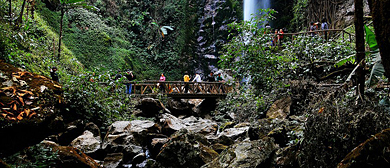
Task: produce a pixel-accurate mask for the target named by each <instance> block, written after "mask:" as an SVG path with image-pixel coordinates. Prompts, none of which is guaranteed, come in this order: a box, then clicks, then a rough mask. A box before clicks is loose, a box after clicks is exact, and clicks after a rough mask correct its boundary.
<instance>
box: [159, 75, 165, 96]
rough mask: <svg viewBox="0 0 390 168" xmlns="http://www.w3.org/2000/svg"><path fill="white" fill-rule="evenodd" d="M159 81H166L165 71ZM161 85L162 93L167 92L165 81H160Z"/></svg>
mask: <svg viewBox="0 0 390 168" xmlns="http://www.w3.org/2000/svg"><path fill="white" fill-rule="evenodd" d="M159 81H160V82H165V76H164V73H161V76H160V80H159ZM159 85H160V91H161V92H162V93H164V92H165V83H160V84H159Z"/></svg>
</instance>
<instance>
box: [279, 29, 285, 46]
mask: <svg viewBox="0 0 390 168" xmlns="http://www.w3.org/2000/svg"><path fill="white" fill-rule="evenodd" d="M283 34H284V32H283V29H280V30H279V40H278V41H279V45H282V40H283Z"/></svg>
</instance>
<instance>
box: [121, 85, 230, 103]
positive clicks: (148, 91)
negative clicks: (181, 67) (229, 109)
mask: <svg viewBox="0 0 390 168" xmlns="http://www.w3.org/2000/svg"><path fill="white" fill-rule="evenodd" d="M124 84H126V85H131V87H132V90H131V95H134V96H137V97H156V96H157V95H161V94H162V95H166V96H167V97H172V98H180V99H205V98H225V97H226V95H227V93H229V92H232V91H233V86H229V85H227V84H226V83H224V82H183V81H165V82H160V81H136V82H125V83H124Z"/></svg>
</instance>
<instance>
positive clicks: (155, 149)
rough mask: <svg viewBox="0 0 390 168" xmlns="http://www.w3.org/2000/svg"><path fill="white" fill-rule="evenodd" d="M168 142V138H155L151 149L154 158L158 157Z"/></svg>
mask: <svg viewBox="0 0 390 168" xmlns="http://www.w3.org/2000/svg"><path fill="white" fill-rule="evenodd" d="M167 142H168V138H153V139H152V143H151V144H150V147H149V149H150V153H151V155H152V157H155V156H157V154H158V153H159V152H160V150H161V148H162V147H163V145H164V144H165V143H167Z"/></svg>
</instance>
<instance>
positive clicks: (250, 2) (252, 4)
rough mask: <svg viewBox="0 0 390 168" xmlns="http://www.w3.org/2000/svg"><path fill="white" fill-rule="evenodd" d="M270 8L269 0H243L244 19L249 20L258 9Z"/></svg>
mask: <svg viewBox="0 0 390 168" xmlns="http://www.w3.org/2000/svg"><path fill="white" fill-rule="evenodd" d="M267 8H271V2H270V0H244V20H246V21H249V20H250V19H251V18H252V14H257V13H258V12H259V9H267Z"/></svg>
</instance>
